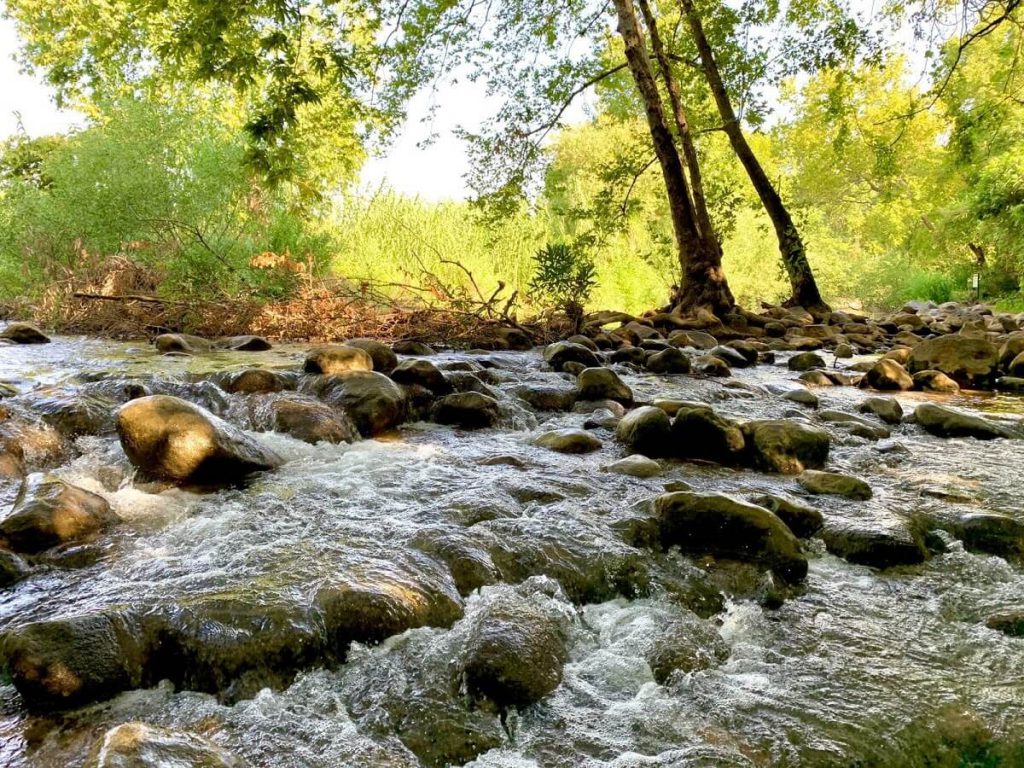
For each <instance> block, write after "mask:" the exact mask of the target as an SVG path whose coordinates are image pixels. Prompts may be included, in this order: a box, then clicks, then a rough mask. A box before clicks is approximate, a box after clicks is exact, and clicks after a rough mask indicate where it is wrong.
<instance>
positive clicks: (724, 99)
mask: <svg viewBox="0 0 1024 768" xmlns="http://www.w3.org/2000/svg"><path fill="white" fill-rule="evenodd" d="M679 2H680V5H681V6H682V9H683V13H684V15H685V16H686V21H687V24H688V25H689V27H690V31H691V33H692V34H693V40H694V43H695V44H696V46H697V52H698V53H699V54H700V61H701V68H702V69H703V70H704V77H705V78H706V79H707V82H708V87H709V88H710V89H711V94H712V95H713V96H714V99H715V105H716V106H717V107H718V113H719V115H720V116H721V118H722V124H723V125H722V127H723V130H724V131H725V134H726V136H728V137H729V143H730V144H731V145H732V148H733V151H734V152H735V153H736V156H737V157H738V158H739V160H740V162H741V163H743V167H744V169H746V171H747V176H749V177H750V183H751V184H753V185H754V189H755V190H756V191H757V195H758V197H759V198H760V199H761V204H762V205H763V206H764V209H765V211H766V212H767V213H768V217H769V218H770V219H771V220H772V225H773V226H774V227H775V235H776V237H777V238H778V241H779V253H780V254H781V255H782V263H783V265H784V266H785V268H786V274H787V275H788V276H789V283H790V285H791V286H792V291H793V293H792V297H791V298H790V299H789V301H787V302H786V303H787V304H789V305H799V306H802V307H803V308H804V309H807V310H809V311H811V312H812V313H817V312H821V311H826V312H827V311H828V310H829V307H828V305H827V304H826V303H825V301H824V300H823V299H822V298H821V292H820V291H819V290H818V284H817V282H815V280H814V273H813V272H812V271H811V265H810V264H809V263H808V261H807V252H806V250H805V249H804V243H803V240H801V238H800V233H799V231H797V228H796V225H795V224H794V223H793V218H792V217H791V216H790V215H789V211H788V210H787V209H786V206H785V204H784V203H783V202H782V197H781V196H780V195H779V193H778V191H776V189H775V186H774V185H773V184H772V182H771V180H770V179H769V178H768V174H766V173H765V172H764V168H762V167H761V163H760V162H758V159H757V156H756V155H755V154H754V150H753V149H751V147H750V144H748V143H747V138H746V136H744V135H743V129H742V127H741V126H740V121H739V118H737V117H736V112H735V110H734V109H733V108H732V102H731V101H730V99H729V94H728V92H727V91H726V89H725V83H723V82H722V75H721V73H720V72H719V71H718V64H717V62H716V61H715V56H714V53H713V52H712V50H711V45H710V44H709V43H708V39H707V36H706V35H705V34H704V25H703V24H702V23H701V20H700V16H699V15H698V14H697V11H696V8H695V7H694V4H693V0H679Z"/></svg>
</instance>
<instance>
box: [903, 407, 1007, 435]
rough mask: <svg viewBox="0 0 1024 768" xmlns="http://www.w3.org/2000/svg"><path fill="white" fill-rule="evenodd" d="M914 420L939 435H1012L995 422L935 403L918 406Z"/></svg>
mask: <svg viewBox="0 0 1024 768" xmlns="http://www.w3.org/2000/svg"><path fill="white" fill-rule="evenodd" d="M914 421H915V422H917V423H918V424H920V425H921V426H922V427H924V429H925V430H926V431H927V432H930V433H931V434H933V435H937V436H938V437H973V438H976V439H978V440H994V439H995V438H997V437H1010V433H1009V432H1008V430H1006V429H1005V428H1004V427H1003V426H1001V425H999V424H996V423H995V422H992V421H989V420H988V419H984V418H982V417H981V416H974V415H972V414H969V413H964V412H962V411H958V410H955V409H953V408H946V407H945V406H941V405H936V404H935V403H922V404H921V405H919V406H917V408H916V409H915V410H914Z"/></svg>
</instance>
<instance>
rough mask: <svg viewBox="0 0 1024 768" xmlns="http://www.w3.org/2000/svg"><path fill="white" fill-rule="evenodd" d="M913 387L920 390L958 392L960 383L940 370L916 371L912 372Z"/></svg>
mask: <svg viewBox="0 0 1024 768" xmlns="http://www.w3.org/2000/svg"><path fill="white" fill-rule="evenodd" d="M914 389H919V390H921V391H922V392H959V391H960V385H959V384H957V383H956V382H955V381H953V380H952V379H951V378H949V376H947V375H946V374H944V373H943V372H942V371H918V372H917V373H915V374H914Z"/></svg>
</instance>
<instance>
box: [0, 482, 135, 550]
mask: <svg viewBox="0 0 1024 768" xmlns="http://www.w3.org/2000/svg"><path fill="white" fill-rule="evenodd" d="M117 522H119V518H118V517H117V515H116V514H114V512H112V511H111V509H110V505H109V504H108V503H107V500H106V499H104V498H103V497H102V496H98V495H97V494H95V493H92V492H90V491H87V490H85V489H84V488H78V487H77V486H74V485H69V484H68V483H65V482H64V481H63V480H60V479H58V478H56V477H51V476H49V475H43V474H33V475H29V476H28V477H27V478H25V481H24V483H22V486H21V490H20V491H19V493H18V498H17V499H16V500H15V502H14V507H13V509H11V512H10V514H8V515H7V517H5V518H4V519H3V520H0V544H3V545H4V546H7V547H8V548H10V549H12V550H14V551H15V552H26V553H35V552H41V551H43V550H44V549H49V548H50V547H56V546H59V545H61V544H68V543H72V542H77V541H81V540H83V539H86V538H88V537H89V536H92V535H93V534H95V533H98V532H99V531H102V530H103V529H104V528H107V527H109V526H111V525H114V524H115V523H117Z"/></svg>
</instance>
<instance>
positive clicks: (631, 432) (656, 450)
mask: <svg viewBox="0 0 1024 768" xmlns="http://www.w3.org/2000/svg"><path fill="white" fill-rule="evenodd" d="M670 429H671V420H670V419H669V417H668V414H666V413H665V412H664V411H663V410H662V409H661V408H655V407H654V406H653V405H645V406H642V407H640V408H635V409H634V410H632V411H630V412H629V413H627V414H626V415H625V416H623V417H622V419H621V420H620V421H619V423H618V426H617V427H616V429H615V437H616V438H617V439H618V440H619V442H621V443H623V444H624V445H626V447H627V448H629V450H630V451H633V452H634V453H642V454H645V455H647V456H667V455H668V454H669V453H670V452H671V451H670V445H669V443H670V438H669V433H670Z"/></svg>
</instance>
